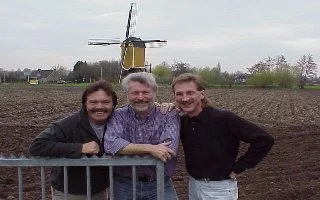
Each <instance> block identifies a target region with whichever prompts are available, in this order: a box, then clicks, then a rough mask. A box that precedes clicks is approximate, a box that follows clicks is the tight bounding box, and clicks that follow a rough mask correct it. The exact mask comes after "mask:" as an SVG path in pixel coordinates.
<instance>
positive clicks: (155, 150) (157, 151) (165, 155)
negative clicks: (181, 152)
mask: <svg viewBox="0 0 320 200" xmlns="http://www.w3.org/2000/svg"><path fill="white" fill-rule="evenodd" d="M170 144H171V142H164V143H161V144H158V145H152V147H151V152H150V153H151V155H153V156H154V157H156V158H158V159H160V160H162V161H163V162H167V161H168V160H170V159H171V158H172V157H173V156H176V155H175V153H174V151H173V150H172V149H170V148H169V147H168V146H169V145H170Z"/></svg>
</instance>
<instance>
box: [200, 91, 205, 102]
mask: <svg viewBox="0 0 320 200" xmlns="http://www.w3.org/2000/svg"><path fill="white" fill-rule="evenodd" d="M200 94H201V100H203V99H204V95H205V93H204V90H201V92H200Z"/></svg>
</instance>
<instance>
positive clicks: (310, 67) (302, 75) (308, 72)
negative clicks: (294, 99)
mask: <svg viewBox="0 0 320 200" xmlns="http://www.w3.org/2000/svg"><path fill="white" fill-rule="evenodd" d="M298 69H299V75H298V76H299V88H300V89H303V88H304V87H305V86H306V83H307V80H308V79H313V78H314V77H315V76H316V70H317V64H316V63H315V61H314V59H313V56H312V55H311V54H309V55H303V56H302V57H301V58H300V60H299V61H298Z"/></svg>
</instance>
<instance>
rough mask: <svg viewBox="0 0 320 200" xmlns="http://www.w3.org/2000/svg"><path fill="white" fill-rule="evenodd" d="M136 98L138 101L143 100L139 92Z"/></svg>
mask: <svg viewBox="0 0 320 200" xmlns="http://www.w3.org/2000/svg"><path fill="white" fill-rule="evenodd" d="M137 98H138V100H143V99H144V95H143V93H142V92H140V93H139V94H138V95H137Z"/></svg>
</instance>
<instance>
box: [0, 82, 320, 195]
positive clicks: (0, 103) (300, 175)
mask: <svg viewBox="0 0 320 200" xmlns="http://www.w3.org/2000/svg"><path fill="white" fill-rule="evenodd" d="M83 89H84V88H80V87H66V86H58V85H57V86H40V85H39V86H36V87H31V86H3V85H2V86H1V85H0V153H3V154H4V155H5V156H9V155H10V154H11V153H13V154H14V155H18V156H19V155H21V154H24V155H26V156H28V155H29V153H28V146H29V144H30V142H31V141H32V140H33V138H34V137H35V136H36V135H38V134H39V133H40V132H41V131H42V130H43V129H45V128H46V127H47V126H48V125H49V124H50V123H52V122H53V121H55V120H57V119H60V118H63V117H65V116H67V115H69V114H70V113H72V112H75V111H77V110H78V109H79V107H80V104H81V103H80V99H81V94H82V91H83ZM116 90H117V91H118V92H117V94H118V96H119V99H120V105H122V104H124V103H125V101H126V98H125V96H124V95H123V93H122V90H121V89H120V88H119V87H118V86H116ZM206 92H207V94H208V96H209V97H210V98H211V99H212V100H213V102H214V105H215V106H216V107H219V108H225V109H228V110H231V111H233V112H235V113H237V114H238V115H240V116H241V117H243V118H246V119H248V120H250V121H251V122H254V123H256V124H258V125H260V126H261V127H263V128H264V129H265V130H266V131H267V132H269V133H270V134H271V135H272V136H274V138H275V145H274V147H273V149H272V150H271V152H270V154H269V155H268V156H267V157H266V158H265V159H264V160H263V162H261V163H260V164H259V165H258V166H257V167H256V168H255V169H252V170H248V171H246V172H244V173H242V174H241V176H240V177H239V179H238V180H239V181H238V187H239V199H241V200H256V199H257V200H260V199H264V200H277V199H299V200H300V199H301V200H304V199H312V200H318V199H320V91H299V90H273V89H272V90H264V89H208V90H207V91H206ZM157 100H158V101H159V102H168V101H171V100H172V92H171V90H170V87H169V86H161V87H160V88H159V92H158V97H157ZM246 148H247V145H246V144H243V145H242V148H241V152H244V151H245V150H246ZM178 161H179V163H178V167H177V170H176V173H175V176H174V177H173V180H174V184H175V187H176V190H177V193H178V195H179V198H180V199H182V200H185V199H188V198H187V194H188V190H187V181H188V176H187V173H186V171H185V169H184V156H183V151H182V148H180V152H179V155H178ZM23 177H24V181H25V183H24V199H26V200H34V199H41V190H40V187H39V185H40V184H39V183H40V169H39V168H25V170H24V176H23ZM48 185H49V183H48ZM46 193H47V194H48V196H49V194H50V191H49V189H48V190H47V191H46ZM2 199H18V179H17V168H8V167H0V200H2Z"/></svg>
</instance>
